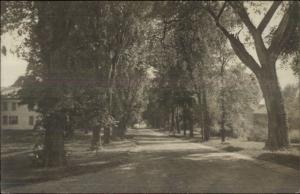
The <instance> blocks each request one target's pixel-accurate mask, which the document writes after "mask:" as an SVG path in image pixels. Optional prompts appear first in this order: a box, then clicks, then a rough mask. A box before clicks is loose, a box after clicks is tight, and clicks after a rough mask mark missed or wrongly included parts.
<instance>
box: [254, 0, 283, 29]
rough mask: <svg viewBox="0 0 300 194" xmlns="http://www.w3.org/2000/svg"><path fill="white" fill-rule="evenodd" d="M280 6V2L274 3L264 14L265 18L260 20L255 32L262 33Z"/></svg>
mask: <svg viewBox="0 0 300 194" xmlns="http://www.w3.org/2000/svg"><path fill="white" fill-rule="evenodd" d="M280 4H281V1H274V2H273V4H272V6H271V7H270V9H269V10H268V12H267V13H266V15H265V17H264V18H263V19H262V20H261V22H260V24H259V25H258V27H257V30H258V31H259V32H260V33H262V32H263V31H264V30H265V28H266V26H267V25H268V24H269V22H270V20H271V19H272V17H273V15H274V14H275V12H276V10H277V8H278V7H279V5H280Z"/></svg>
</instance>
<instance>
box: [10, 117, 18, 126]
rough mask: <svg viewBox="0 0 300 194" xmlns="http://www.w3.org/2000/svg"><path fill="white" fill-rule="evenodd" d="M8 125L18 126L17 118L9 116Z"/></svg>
mask: <svg viewBox="0 0 300 194" xmlns="http://www.w3.org/2000/svg"><path fill="white" fill-rule="evenodd" d="M9 124H10V125H17V124H18V116H9Z"/></svg>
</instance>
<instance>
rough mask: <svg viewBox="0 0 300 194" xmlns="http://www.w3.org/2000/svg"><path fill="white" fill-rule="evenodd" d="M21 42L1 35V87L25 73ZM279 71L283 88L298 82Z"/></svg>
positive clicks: (277, 18) (255, 17)
mask: <svg viewBox="0 0 300 194" xmlns="http://www.w3.org/2000/svg"><path fill="white" fill-rule="evenodd" d="M270 5H271V4H270V2H266V3H264V5H263V6H262V7H263V8H262V9H264V8H268V7H269V6H270ZM249 13H250V19H251V21H252V22H253V23H254V25H257V24H258V23H259V22H260V21H261V18H262V17H263V15H259V14H256V13H254V11H251V10H250V11H249ZM281 17H282V16H281V14H280V10H279V9H278V11H277V13H276V14H275V16H274V17H273V18H272V20H271V22H270V25H269V28H267V29H266V30H265V32H264V34H268V31H269V30H270V27H271V26H276V25H278V23H279V21H280V19H281ZM243 31H244V32H242V33H241V39H243V38H244V37H245V33H247V31H246V30H243ZM21 42H22V38H21V37H19V36H18V35H17V33H16V32H12V33H5V34H3V35H1V48H2V46H3V45H5V47H6V49H7V53H6V56H5V55H3V54H2V53H1V87H7V86H10V85H12V84H13V83H14V82H15V81H16V80H17V79H18V77H19V76H21V75H25V72H26V67H27V62H26V61H25V60H23V59H21V58H18V57H17V56H16V54H13V53H12V52H10V50H12V51H13V50H15V49H16V48H17V46H18V45H19V44H20V43H21ZM247 50H248V51H249V53H250V54H251V55H252V56H253V57H254V59H255V60H257V55H256V53H255V50H254V49H251V48H247ZM278 63H280V61H278ZM277 73H278V79H279V83H280V85H281V87H282V88H283V87H285V86H286V85H288V84H296V83H297V82H298V79H297V77H296V76H295V75H294V74H293V71H292V70H291V69H290V67H289V66H286V68H284V69H283V68H281V67H280V65H277Z"/></svg>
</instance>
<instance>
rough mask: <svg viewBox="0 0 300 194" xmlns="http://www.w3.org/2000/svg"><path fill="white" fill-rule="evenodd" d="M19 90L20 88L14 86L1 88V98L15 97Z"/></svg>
mask: <svg viewBox="0 0 300 194" xmlns="http://www.w3.org/2000/svg"><path fill="white" fill-rule="evenodd" d="M20 89H21V87H16V86H10V87H5V88H1V96H5V97H16V96H17V94H18V91H19V90H20Z"/></svg>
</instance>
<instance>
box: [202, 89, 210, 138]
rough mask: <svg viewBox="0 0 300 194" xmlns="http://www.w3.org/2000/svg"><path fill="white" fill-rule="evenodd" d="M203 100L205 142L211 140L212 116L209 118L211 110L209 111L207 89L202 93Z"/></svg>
mask: <svg viewBox="0 0 300 194" xmlns="http://www.w3.org/2000/svg"><path fill="white" fill-rule="evenodd" d="M202 96H203V97H202V99H203V106H202V107H203V113H204V115H203V117H204V118H203V119H204V122H203V127H204V133H203V140H204V141H208V140H209V138H210V116H209V110H208V103H207V100H206V89H205V88H203V92H202Z"/></svg>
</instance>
